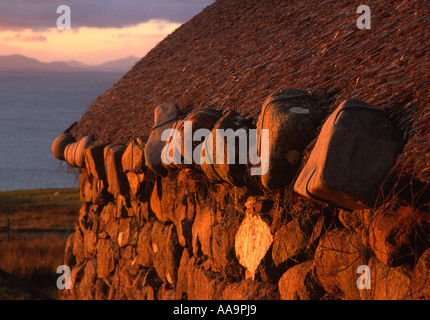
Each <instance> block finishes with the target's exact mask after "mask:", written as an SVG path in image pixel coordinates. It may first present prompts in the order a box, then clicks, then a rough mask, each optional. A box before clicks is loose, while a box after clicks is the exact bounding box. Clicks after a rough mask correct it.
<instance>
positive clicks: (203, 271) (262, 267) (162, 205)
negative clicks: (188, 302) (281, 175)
mask: <svg viewBox="0 0 430 320" xmlns="http://www.w3.org/2000/svg"><path fill="white" fill-rule="evenodd" d="M99 148H100V147H99V146H95V147H92V148H90V149H89V150H88V151H87V153H86V156H87V159H89V158H91V157H92V156H93V155H94V154H97V152H96V150H97V149H99ZM124 149H125V148H119V150H124ZM119 152H120V153H121V152H122V151H119ZM138 152H140V151H139V150H137V151H136V153H138ZM96 159H97V157H96V156H95V157H94V156H93V158H92V160H94V163H95V164H96V167H104V164H103V163H102V162H101V161H100V160H99V161H97V160H96ZM99 159H103V158H101V157H100V158H99ZM123 159H124V158H123ZM96 167H93V169H94V168H96ZM115 168H116V170H113V168H109V167H106V172H105V174H107V173H109V172H111V171H112V170H113V172H114V173H115V174H114V176H115V179H117V181H116V184H117V186H116V187H115V188H113V187H111V188H109V187H108V186H107V183H106V180H105V179H106V177H105V178H103V179H100V178H101V177H100V176H97V173H96V172H97V171H93V172H92V173H91V172H90V171H91V170H90V167H88V168H86V169H81V175H80V194H81V199H82V208H81V210H80V215H79V224H78V225H77V226H76V230H75V233H74V234H73V235H71V236H70V238H69V240H68V242H67V248H66V252H65V261H64V263H65V264H66V265H68V266H71V268H72V277H71V281H72V289H71V290H66V291H65V292H64V298H66V299H70V298H73V299H407V298H420V299H429V298H430V296H429V266H430V260H429V252H430V251H429V249H427V250H426V251H423V250H421V249H420V248H419V245H420V243H417V240H418V242H419V239H416V237H417V235H421V236H422V237H425V236H426V234H425V232H424V231H423V230H422V229H421V227H423V225H424V224H425V221H424V220H425V219H428V216H427V218H426V217H425V212H419V211H417V210H412V208H411V207H410V206H409V205H407V204H403V205H398V204H397V205H396V207H395V208H391V206H389V207H390V208H382V209H378V210H376V211H373V210H356V211H353V212H348V211H343V210H339V209H337V208H334V207H330V206H322V205H320V204H314V203H311V202H309V201H308V200H304V199H301V198H300V196H296V195H293V194H289V195H288V196H287V195H280V194H268V193H265V192H263V191H262V189H259V188H258V187H257V186H256V185H253V184H250V185H248V186H245V187H242V188H237V187H232V186H230V185H228V184H226V183H223V184H213V183H211V182H209V181H208V180H207V179H206V178H205V176H204V174H202V173H200V172H196V171H193V170H182V171H176V172H173V173H171V174H169V176H168V177H164V178H157V177H155V176H152V177H151V179H146V180H143V181H144V183H140V182H139V177H138V176H139V175H144V173H138V174H135V173H132V172H131V171H129V172H128V173H125V172H123V171H122V168H123V167H122V164H121V162H120V161H117V162H116V163H115ZM100 171H103V170H102V169H100ZM127 178H128V179H127ZM133 183H134V187H132V185H133ZM109 190H110V191H111V192H112V191H113V192H115V193H111V192H110V191H109ZM122 190H127V191H128V193H122V192H123V191H122ZM148 190H152V191H151V193H150V196H149V195H148V193H147V192H146V191H148ZM387 207H388V206H387ZM420 214H422V215H423V217H420V218H419V219H418V217H419V216H420ZM414 217H416V218H417V219H414ZM420 219H421V220H420ZM384 220H385V222H384ZM420 223H421V227H420V226H419V224H420ZM427 223H428V221H427ZM427 235H428V234H427ZM422 242H423V243H424V242H425V239H422ZM421 245H422V243H421ZM416 248H418V249H416ZM424 248H425V246H422V249H424ZM417 250H418V251H417ZM417 257H419V259H418V260H416V258H417ZM360 265H368V266H369V267H370V269H371V271H372V278H371V283H372V287H371V289H370V290H367V289H364V290H363V289H362V290H359V289H358V288H357V286H356V282H357V279H358V277H359V276H360V275H359V274H357V268H358V267H359V266H360Z"/></svg>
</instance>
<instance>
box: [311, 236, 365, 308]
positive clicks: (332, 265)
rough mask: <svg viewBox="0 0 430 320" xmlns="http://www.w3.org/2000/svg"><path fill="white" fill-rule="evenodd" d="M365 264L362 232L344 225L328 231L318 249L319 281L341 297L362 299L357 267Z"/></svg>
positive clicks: (316, 266) (329, 291)
mask: <svg viewBox="0 0 430 320" xmlns="http://www.w3.org/2000/svg"><path fill="white" fill-rule="evenodd" d="M366 264H367V257H366V248H365V247H364V246H363V244H362V243H361V237H360V235H358V234H356V233H352V232H350V231H346V230H342V229H334V230H332V231H329V232H328V233H326V234H325V235H324V236H323V237H322V238H321V239H320V241H319V244H318V247H317V249H316V252H315V270H316V274H317V276H318V282H319V283H320V284H321V286H322V287H323V288H324V290H325V291H327V293H329V294H330V295H332V296H334V297H336V298H338V299H343V300H360V292H359V289H358V287H357V285H356V281H357V278H358V274H357V268H358V267H359V266H360V265H366Z"/></svg>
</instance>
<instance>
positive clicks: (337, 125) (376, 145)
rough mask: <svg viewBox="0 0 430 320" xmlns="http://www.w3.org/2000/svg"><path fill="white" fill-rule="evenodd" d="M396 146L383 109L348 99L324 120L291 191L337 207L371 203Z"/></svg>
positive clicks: (397, 140)
mask: <svg viewBox="0 0 430 320" xmlns="http://www.w3.org/2000/svg"><path fill="white" fill-rule="evenodd" d="M401 150H402V136H401V134H400V132H399V130H398V129H397V128H396V127H395V126H394V124H393V123H392V122H391V121H390V120H389V119H388V118H387V116H386V115H385V113H384V112H383V111H381V110H379V109H376V108H374V107H371V106H370V105H368V104H367V103H364V102H362V101H360V100H358V99H348V100H346V101H344V102H342V103H341V104H340V105H339V107H338V108H337V109H336V110H335V111H334V112H333V113H332V114H331V115H330V117H329V118H328V119H327V121H326V122H325V123H324V125H323V127H322V129H321V133H320V134H319V136H318V139H317V142H316V144H315V147H314V149H313V150H312V152H311V154H310V156H309V159H308V161H307V163H306V165H305V167H304V168H303V170H302V171H301V173H300V175H299V177H298V178H297V181H296V183H295V185H294V190H295V191H296V192H298V193H300V194H301V195H304V196H306V197H310V198H314V199H317V200H322V201H325V202H329V203H334V204H336V205H337V206H338V207H341V208H346V209H351V210H353V209H365V208H367V207H372V206H373V205H374V202H375V200H376V197H377V195H378V191H379V190H380V188H381V187H382V185H383V182H384V180H385V179H386V177H387V175H388V173H389V171H390V170H391V168H392V167H393V165H394V163H395V161H396V158H397V155H398V154H399V152H400V151H401Z"/></svg>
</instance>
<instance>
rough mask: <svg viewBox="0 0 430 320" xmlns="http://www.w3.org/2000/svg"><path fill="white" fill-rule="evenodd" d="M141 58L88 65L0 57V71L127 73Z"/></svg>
mask: <svg viewBox="0 0 430 320" xmlns="http://www.w3.org/2000/svg"><path fill="white" fill-rule="evenodd" d="M139 60H140V58H138V57H134V56H128V57H126V58H122V59H119V60H114V61H108V62H105V63H102V64H100V65H87V64H83V63H81V62H79V61H76V60H70V61H56V62H49V63H45V62H40V61H39V60H36V59H33V58H29V57H26V56H23V55H19V54H14V55H10V56H0V71H49V72H124V73H125V72H127V71H128V70H130V69H131V68H132V67H133V66H134V64H135V63H136V62H137V61H139Z"/></svg>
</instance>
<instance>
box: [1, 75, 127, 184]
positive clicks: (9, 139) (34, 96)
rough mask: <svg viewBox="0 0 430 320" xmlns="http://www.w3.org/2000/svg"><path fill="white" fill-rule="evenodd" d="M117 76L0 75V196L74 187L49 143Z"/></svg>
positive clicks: (71, 176) (75, 177)
mask: <svg viewBox="0 0 430 320" xmlns="http://www.w3.org/2000/svg"><path fill="white" fill-rule="evenodd" d="M122 75H123V74H122V73H89V72H85V73H84V72H82V73H60V72H0V191H8V190H27V189H48V188H74V187H78V182H79V181H78V175H77V174H76V172H75V171H74V170H71V169H70V168H69V167H68V166H67V165H66V164H65V163H64V162H63V161H60V160H57V159H55V158H54V157H53V155H52V152H51V145H52V142H53V141H54V140H55V138H56V137H57V136H58V135H59V134H60V133H62V132H63V131H64V130H65V129H66V128H67V127H68V126H69V125H71V124H72V123H73V122H75V121H79V120H80V119H81V117H82V115H83V114H84V113H85V111H86V110H87V109H88V108H89V107H90V106H91V104H92V103H93V102H94V100H95V99H96V98H97V97H98V96H100V95H101V94H102V93H103V92H104V91H106V90H107V89H109V88H110V87H111V86H112V85H113V84H114V83H115V82H117V81H118V80H119V79H120V78H121V77H122Z"/></svg>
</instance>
